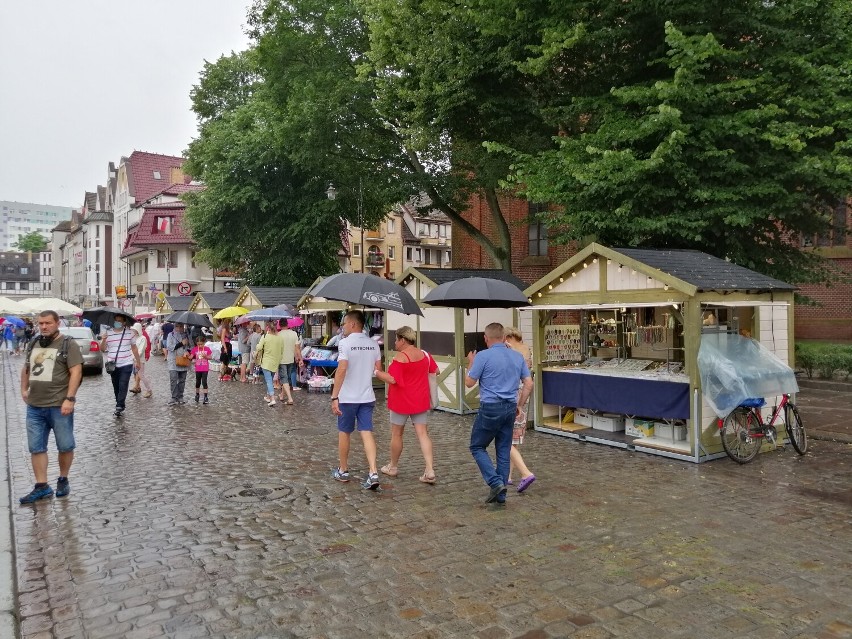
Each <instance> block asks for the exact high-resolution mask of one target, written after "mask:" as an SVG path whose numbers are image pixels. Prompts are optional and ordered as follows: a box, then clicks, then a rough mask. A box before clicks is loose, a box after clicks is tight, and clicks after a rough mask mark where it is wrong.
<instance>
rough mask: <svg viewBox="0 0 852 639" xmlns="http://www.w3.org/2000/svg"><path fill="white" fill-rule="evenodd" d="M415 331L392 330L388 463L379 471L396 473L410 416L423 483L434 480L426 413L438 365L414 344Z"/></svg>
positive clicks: (391, 475) (415, 339)
mask: <svg viewBox="0 0 852 639" xmlns="http://www.w3.org/2000/svg"><path fill="white" fill-rule="evenodd" d="M416 342H417V334H416V333H415V332H414V329H413V328H411V327H410V326H402V327H400V328H398V329H397V330H396V342H395V346H394V348H395V350H396V356H395V357H394V358H393V361H392V362H391V363H390V366H388V371H387V372H388V374H389V375H390V376H391V377H393V379H394V383H393V384H391V385H390V386H389V387H388V411H389V412H390V421H391V447H390V457H391V459H390V463H388V464H386V465H385V466H382V468H381V471H382V472H383V473H384V474H385V475H388V476H390V477H396V476H397V475H398V474H399V458H400V456H401V455H402V435H403V432H404V430H405V424H406V422H407V421H408V420H409V419H410V420H411V423H412V424H414V432H415V433H417V439H418V441H419V442H420V451H421V452H422V453H423V460H424V461H425V462H426V469H425V470H424V471H423V474H422V475H421V476H420V481H422V482H423V483H424V484H434V483H435V469H434V468H433V465H432V439H431V438H430V437H429V426H428V423H427V422H428V416H429V410H430V408H431V403H432V399H431V394H430V392H429V373H435V372H437V371H438V365H437V364H436V363H435V360H434V359H432V357H431V356H430V355H429V354H428V353H425V352H424V351H421V350H420V349H419V348H417V346H415V343H416Z"/></svg>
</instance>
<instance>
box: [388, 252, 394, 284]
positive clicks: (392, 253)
mask: <svg viewBox="0 0 852 639" xmlns="http://www.w3.org/2000/svg"><path fill="white" fill-rule="evenodd" d="M388 259H389V260H395V259H396V247H395V246H389V247H388ZM391 279H393V278H391Z"/></svg>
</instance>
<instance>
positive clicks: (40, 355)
mask: <svg viewBox="0 0 852 639" xmlns="http://www.w3.org/2000/svg"><path fill="white" fill-rule="evenodd" d="M134 322H135V321H134V319H133V318H132V317H130V316H129V315H116V316H115V317H114V320H113V324H112V326H110V327H103V328H105V330H104V331H103V332H101V334H100V349H101V350H102V352H103V354H104V361H105V370H106V372H107V374H108V375H109V376H110V379H111V382H112V387H113V393H114V396H115V409H114V415H115V416H116V417H121V416H122V415H123V414H124V412H125V411H126V408H127V405H126V400H127V394H128V392H131V393H134V394H139V393H144V395H143V397H144V398H146V399H150V398H151V397H152V396H153V394H154V391H153V387H152V385H151V383H150V380H149V378H148V375H147V371H146V364H147V363H148V362H149V360H150V358H151V356H152V355H153V356H158V355H162V356H163V357H164V358H165V363H166V368H167V370H168V372H169V391H170V396H169V400H168V405H169V406H180V405H183V404H185V403H186V400H185V399H184V393H185V386H186V379H187V375H188V374H189V372H190V371H193V372H194V383H195V398H194V399H195V403H196V404H201V405H207V404H209V403H210V385H209V379H208V376H209V373H210V372H211V370H213V368H212V364H213V363H214V362H215V360H216V359H217V356H216V354H215V353H216V351H218V352H219V353H220V355H219V357H218V360H219V363H220V365H221V368H220V369H219V370H220V376H219V379H220V380H221V381H226V380H230V372H231V371H230V368H231V367H232V366H233V374H234V376H235V377H234V379H238V380H239V381H241V382H245V383H248V382H251V381H257V380H259V379H260V378H262V380H263V383H264V384H265V391H266V392H265V395H264V401H265V403H266V405H267V406H268V407H274V406H275V405H276V403H277V402H278V401H281V402H284V403H285V404H286V405H287V406H292V405H294V403H295V402H294V397H293V390H296V389H298V388H299V385H298V383H297V381H296V380H297V378H298V372H299V369H300V368H302V367H304V366H305V360H304V359H303V355H302V350H301V343H300V340H299V336H298V335H297V334H296V332H295V331H293V330H292V329H290V328H289V327H287V326H280V325H279V324H278V323H276V322H265V323H250V324H243V325H242V326H239V327H233V326H231V323H230V322H222V323H220V325H219V327H218V329H217V331H216V335H215V336H214V335H213V334H211V333H209V332H206V331H201V330H200V329H198V328H197V327H188V326H186V325H185V324H182V323H180V322H175V323H171V322H166V323H163V324H160V323H159V322H149V323H148V325H147V326H143V325H142V324H141V323H140V322H135V323H134ZM59 323H60V319H59V317H58V316H57V315H56V313H54V312H53V311H46V312H44V313H41V314H40V315H39V317H38V335H37V337H36V339H33V340H31V341H30V342H26V340H23V341H24V347H23V348H24V351H25V352H26V360H25V363H24V367H23V369H22V372H21V396H22V398H23V400H24V402H25V403H26V404H27V437H28V442H29V448H30V453H31V455H32V464H33V472H34V475H35V479H36V484H35V487H34V488H33V490H32V491H31V492H30V493H29V494H27V495H26V496H24V497H22V498H21V499H20V501H21V503H31V502H34V501H37V500H39V499H43V498H45V497H50V496H51V495H54V494H55V495H56V496H59V497H61V496H64V495H67V494H68V492H69V491H70V484H69V482H68V471H69V470H70V466H71V461H72V459H73V451H74V446H75V442H74V436H73V412H74V402H75V401H76V390H77V388H78V386H79V384H80V378H81V376H82V366H81V365H82V355H81V353H80V349H79V347H78V346H77V344H76V343H75V342H74V340H73V339H71V338H67V337H65V336H62V335H61V334H60V333H59ZM364 327H365V317H364V313H363V312H361V311H357V310H355V311H350V312H348V313H346V314H345V316H344V317H343V321H342V324H341V327H340V336H339V341H338V342H337V349H338V359H337V370H336V373H335V375H334V380H333V386H332V387H331V396H330V403H331V412H332V414H333V415H334V416H335V417H336V420H337V453H338V461H337V466H336V467H335V469H334V471H333V472H332V477H333V478H334V479H335V480H337V481H340V482H348V481H350V480H351V474H350V471H349V452H350V446H351V436H352V433H353V432H355V431H356V430H357V432H358V434H359V437H360V439H361V443H362V446H363V449H364V454H365V457H366V461H367V467H368V472H367V474H366V477H365V478H364V480H363V481H362V486H363V487H364V488H366V489H368V490H376V489H377V488H378V487H379V486H380V479H379V472H381V473H382V474H384V475H386V476H388V477H397V476H398V475H399V469H400V460H401V458H402V452H403V441H404V432H405V426H406V425H407V424H408V422H409V421H410V422H411V424H412V427H413V429H414V432H415V435H416V437H417V441H418V443H419V447H420V453H421V455H422V457H423V464H424V465H423V472H422V473H421V474H420V476H419V481H421V482H423V483H425V484H435V483H436V481H437V475H436V471H435V464H434V452H433V444H432V439H431V437H430V435H429V416H430V410H431V409H432V408H434V407H435V405H434V402H435V400H434V398H433V391H432V389H430V376H434V375H436V374H437V372H438V370H439V369H438V365H437V362H436V361H435V359H434V358H433V357H432V356H431V355H430V354H429V353H427V352H426V351H424V350H422V349H421V348H418V346H417V343H418V339H417V334H416V332H415V331H414V329H412V328H410V327H408V326H402V327H400V328H398V329H396V331H395V332H394V344H393V351H394V353H395V354H394V357H393V359H392V360H391V362H390V364H389V366H388V370H387V371H384V370H383V367H382V352H381V348H380V346H379V345H378V343H377V342H376V341H375V340H373V339H372V338H370V337H369V336H368V335H367V333H366V332H365V330H364ZM484 337H485V343H486V346H487V348H486V350H484V351H481V352H479V353H474V352H471V353H469V354H468V366H467V372H466V375H465V378H464V381H465V385H466V386H467V387H468V388H472V387H473V386H475V385H477V384H478V385H479V395H480V409H479V412H478V414H477V416H476V418H475V420H474V423H473V427H472V429H471V437H470V452H471V455H472V456H473V459H474V461H475V462H476V464H477V466H478V467H479V470H480V473H481V475H482V478H483V480H484V481H485V483H486V484H487V486H488V495H487V498H486V500H485V501H486V502H487V503H504V502H505V499H506V492H507V486H509V485H512V484H513V479H512V472H513V471H517V473H519V475H520V478H519V480H518V486H517V491H518V492H524V491H525V490H526V489H527V488H528V487H529V486H530V485H531V484H532V483H533V482H534V481H535V479H536V477H535V475H534V474H533V473H532V472H531V471H530V470H529V468H528V467H527V466H526V464H525V463H524V460H523V457H522V456H521V454H520V451H519V450H518V446H519V445H520V444H522V443H523V434H524V428H525V424H526V411H525V408H526V404H527V401H528V399H529V396H530V393H531V391H532V379H531V376H530V365H531V361H530V351H529V348H528V347H527V346H526V345H525V344H524V343H523V339H522V337H521V334H520V332H519V331H517V329H514V328H508V329H504V327H503V326H502V325H501V324H497V323H493V324H489V325H488V326H486V328H485V331H484ZM234 346H236V349H234ZM16 350H17V344H16ZM237 358H238V359H237ZM374 379H378V380H379V381H381V382H383V383H385V384H387V387H388V392H387V405H388V412H389V415H390V435H391V437H390V449H389V451H388V462H387V463H386V464H385V465H383V466H382V467H381V468H380V469H379V468H378V466H377V464H378V462H377V458H378V451H377V446H376V440H375V438H374V436H373V428H374V423H373V414H374V409H375V405H376V395H375V391H374V388H373V381H374ZM51 431H52V432H53V433H54V439H55V441H56V447H57V450H58V451H59V466H60V477H59V479H58V483H57V488H56V490H55V491H54V490H53V489H52V488H51V486H50V485H49V484H48V483H47V476H46V473H47V440H48V435H49V433H50V432H51ZM492 443H493V444H494V454H495V458H496V464H495V462H494V461H492V459H491V455H490V454H489V452H488V450H487V449H488V447H489V446H490V445H491V444H492Z"/></svg>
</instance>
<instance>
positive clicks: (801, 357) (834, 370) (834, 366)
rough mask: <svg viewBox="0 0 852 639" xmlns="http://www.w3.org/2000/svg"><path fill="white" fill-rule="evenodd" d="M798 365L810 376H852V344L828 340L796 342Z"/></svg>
mask: <svg viewBox="0 0 852 639" xmlns="http://www.w3.org/2000/svg"><path fill="white" fill-rule="evenodd" d="M796 366H797V367H798V368H800V369H802V370H803V371H805V374H806V375H807V376H808V377H814V375H816V376H817V377H823V378H825V379H833V378H834V377H835V376H836V375H837V374H838V373H841V374H843V375H845V378H846V379H849V377H850V376H852V346H849V345H844V344H831V343H828V342H796Z"/></svg>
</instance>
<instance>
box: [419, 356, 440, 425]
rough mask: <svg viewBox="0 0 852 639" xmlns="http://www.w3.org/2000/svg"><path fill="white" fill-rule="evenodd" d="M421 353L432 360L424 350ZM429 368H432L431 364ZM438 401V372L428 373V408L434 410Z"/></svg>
mask: <svg viewBox="0 0 852 639" xmlns="http://www.w3.org/2000/svg"><path fill="white" fill-rule="evenodd" d="M421 350H422V349H421ZM423 354H424V355H425V356H426V357H428V358H429V360H430V361H434V360H433V359H432V356H431V355H430V354H429V353H427V352H426V351H423ZM436 364H437V362H436ZM429 368H432V366H431V364H430V366H429ZM438 403H439V402H438V374H437V373H429V408H431V409H432V410H435V409H436V408H438Z"/></svg>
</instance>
